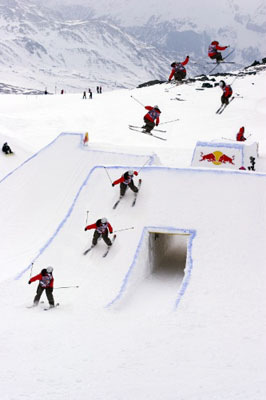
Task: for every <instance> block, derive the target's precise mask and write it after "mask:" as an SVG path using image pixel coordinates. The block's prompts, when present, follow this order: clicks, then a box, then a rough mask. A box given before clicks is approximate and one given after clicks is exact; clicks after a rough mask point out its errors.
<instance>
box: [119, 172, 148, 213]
mask: <svg viewBox="0 0 266 400" xmlns="http://www.w3.org/2000/svg"><path fill="white" fill-rule="evenodd" d="M141 182H142V181H141V179H139V182H138V191H137V192H135V193H134V199H133V201H132V204H131V207H134V206H135V204H136V201H137V197H138V193H139V190H140V186H141ZM121 200H122V197H121V196H120V197H119V199H118V200H117V201H116V202H115V204H114V205H113V210H115V209H116V207H117V206H118V204H119V203H120V201H121Z"/></svg>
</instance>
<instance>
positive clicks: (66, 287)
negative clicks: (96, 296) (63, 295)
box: [54, 286, 79, 289]
mask: <svg viewBox="0 0 266 400" xmlns="http://www.w3.org/2000/svg"><path fill="white" fill-rule="evenodd" d="M70 288H79V286H59V287H55V288H54V289H70Z"/></svg>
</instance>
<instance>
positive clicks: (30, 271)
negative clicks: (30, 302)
mask: <svg viewBox="0 0 266 400" xmlns="http://www.w3.org/2000/svg"><path fill="white" fill-rule="evenodd" d="M33 264H34V263H33V262H32V263H31V269H30V278H31V275H32V268H33Z"/></svg>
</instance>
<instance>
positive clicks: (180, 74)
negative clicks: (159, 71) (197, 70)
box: [168, 56, 189, 82]
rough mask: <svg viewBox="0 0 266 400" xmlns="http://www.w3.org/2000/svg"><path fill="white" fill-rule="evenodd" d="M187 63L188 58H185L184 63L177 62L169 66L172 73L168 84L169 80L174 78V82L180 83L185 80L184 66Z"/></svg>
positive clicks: (169, 80)
mask: <svg viewBox="0 0 266 400" xmlns="http://www.w3.org/2000/svg"><path fill="white" fill-rule="evenodd" d="M188 62H189V56H187V57H186V59H185V61H183V62H178V61H174V62H173V63H172V64H171V67H172V71H171V74H170V76H169V78H168V82H171V79H172V78H173V77H174V78H175V80H176V81H178V82H181V81H182V79H185V77H186V76H187V71H186V69H185V67H184V66H185V65H186V64H187V63H188Z"/></svg>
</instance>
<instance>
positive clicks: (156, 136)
mask: <svg viewBox="0 0 266 400" xmlns="http://www.w3.org/2000/svg"><path fill="white" fill-rule="evenodd" d="M128 127H129V129H130V130H132V131H135V132H140V133H145V134H146V135H150V136H153V137H154V138H156V139H160V140H167V139H166V138H163V137H162V136H158V135H154V133H151V132H146V131H145V129H143V128H142V127H141V126H135V125H128ZM153 130H154V132H162V133H166V131H163V130H161V129H153Z"/></svg>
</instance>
